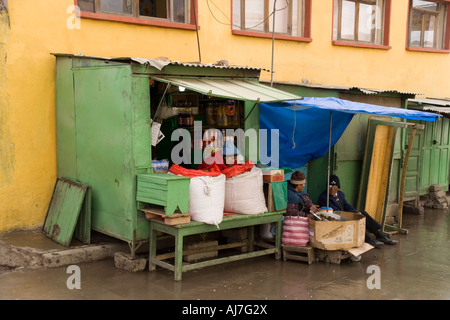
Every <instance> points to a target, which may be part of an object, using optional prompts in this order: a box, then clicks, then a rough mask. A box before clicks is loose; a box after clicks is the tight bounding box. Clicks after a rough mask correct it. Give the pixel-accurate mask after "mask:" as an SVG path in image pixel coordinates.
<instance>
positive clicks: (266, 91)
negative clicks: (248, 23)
mask: <svg viewBox="0 0 450 320" xmlns="http://www.w3.org/2000/svg"><path fill="white" fill-rule="evenodd" d="M151 78H152V79H154V80H157V81H161V82H165V83H170V84H172V85H176V86H180V87H184V88H186V89H189V90H192V91H196V92H199V93H202V94H204V95H207V96H210V97H219V98H225V99H235V100H244V101H254V102H278V101H288V100H297V99H301V97H299V96H297V95H295V94H292V93H289V92H285V91H282V90H279V89H275V88H272V87H269V86H266V85H264V84H261V83H258V82H256V81H251V80H245V79H211V78H200V77H195V78H194V77H160V76H159V77H155V76H151Z"/></svg>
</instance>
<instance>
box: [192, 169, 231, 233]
mask: <svg viewBox="0 0 450 320" xmlns="http://www.w3.org/2000/svg"><path fill="white" fill-rule="evenodd" d="M225 180H226V178H225V176H224V175H223V174H221V175H219V176H217V177H207V176H200V177H194V178H191V182H190V184H189V214H190V215H191V219H192V220H194V221H199V222H204V223H206V224H212V225H215V226H218V225H219V224H220V223H221V222H222V219H223V209H224V203H225Z"/></svg>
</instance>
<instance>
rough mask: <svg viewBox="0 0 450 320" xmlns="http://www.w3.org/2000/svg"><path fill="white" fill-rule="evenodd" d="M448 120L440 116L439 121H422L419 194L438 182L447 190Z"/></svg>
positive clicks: (449, 133) (425, 192) (449, 142)
mask: <svg viewBox="0 0 450 320" xmlns="http://www.w3.org/2000/svg"><path fill="white" fill-rule="evenodd" d="M449 122H450V120H449V119H447V118H442V119H441V120H440V121H436V122H431V123H429V122H427V123H424V124H425V131H424V137H423V149H422V150H423V163H422V175H421V176H422V180H421V184H420V192H421V194H427V193H428V192H429V190H428V189H429V187H430V185H432V184H440V185H441V186H442V189H443V190H445V191H447V190H448V178H449V161H450V160H449V158H450V152H449V151H450V136H449V135H450V132H449Z"/></svg>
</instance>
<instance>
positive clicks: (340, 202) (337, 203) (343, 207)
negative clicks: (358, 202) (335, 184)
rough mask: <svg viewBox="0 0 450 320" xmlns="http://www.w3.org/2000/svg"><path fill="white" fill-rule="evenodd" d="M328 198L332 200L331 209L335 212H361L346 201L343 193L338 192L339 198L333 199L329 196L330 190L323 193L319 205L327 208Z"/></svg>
mask: <svg viewBox="0 0 450 320" xmlns="http://www.w3.org/2000/svg"><path fill="white" fill-rule="evenodd" d="M327 196H328V198H329V199H330V200H329V201H330V203H329V207H330V208H332V209H333V210H334V211H350V212H359V211H358V210H356V209H355V208H354V207H353V206H352V205H351V204H350V203H348V202H347V200H345V194H344V192H342V191H340V190H339V191H338V192H337V197H336V198H335V197H333V196H332V195H330V194H329V192H328V190H325V191H324V192H322V193H321V194H320V196H319V200H318V201H317V202H318V205H319V206H321V207H326V206H327Z"/></svg>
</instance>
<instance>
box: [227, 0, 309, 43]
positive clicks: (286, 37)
mask: <svg viewBox="0 0 450 320" xmlns="http://www.w3.org/2000/svg"><path fill="white" fill-rule="evenodd" d="M267 1H268V0H267ZM304 1H305V3H304V13H305V14H304V21H303V36H292V35H286V34H279V33H278V34H277V33H275V34H274V38H275V39H277V40H292V41H300V42H311V41H312V38H311V11H312V0H304ZM230 2H231V26H230V27H231V33H232V34H234V35H239V36H248V37H256V38H270V39H272V32H259V31H248V30H237V29H234V28H233V12H234V11H233V1H230ZM264 2H266V1H264ZM265 6H267V4H265ZM291 17H292V16H290V17H289V18H288V19H289V21H290V20H292V18H291ZM240 19H241V24H240V25H242V21H243V19H245V16H244V15H242V8H241V10H240ZM266 23H269V22H268V21H267V22H266ZM291 24H292V21H291ZM288 27H289V26H288Z"/></svg>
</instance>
